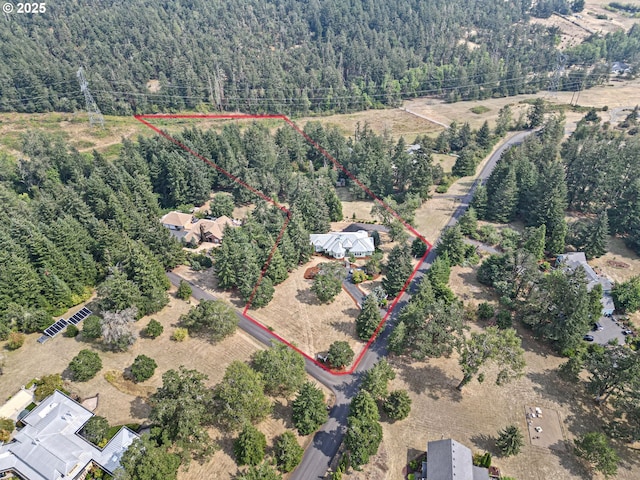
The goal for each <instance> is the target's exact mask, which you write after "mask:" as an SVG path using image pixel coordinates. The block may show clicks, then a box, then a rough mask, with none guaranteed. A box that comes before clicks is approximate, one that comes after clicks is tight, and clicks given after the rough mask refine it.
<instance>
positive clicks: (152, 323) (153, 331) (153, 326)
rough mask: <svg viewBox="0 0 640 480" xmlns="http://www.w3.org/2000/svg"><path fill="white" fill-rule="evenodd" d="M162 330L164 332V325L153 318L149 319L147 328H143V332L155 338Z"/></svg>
mask: <svg viewBox="0 0 640 480" xmlns="http://www.w3.org/2000/svg"><path fill="white" fill-rule="evenodd" d="M162 332H164V327H163V326H162V324H161V323H160V322H159V321H157V320H156V319H155V318H152V319H151V320H149V323H148V324H147V328H145V329H144V334H145V335H146V336H147V337H149V338H157V337H159V336H160V335H162Z"/></svg>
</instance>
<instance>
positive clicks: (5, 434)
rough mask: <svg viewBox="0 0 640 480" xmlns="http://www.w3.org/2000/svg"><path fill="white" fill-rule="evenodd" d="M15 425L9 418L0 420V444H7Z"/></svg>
mask: <svg viewBox="0 0 640 480" xmlns="http://www.w3.org/2000/svg"><path fill="white" fill-rule="evenodd" d="M14 428H16V424H15V423H13V420H11V419H10V418H0V442H8V441H9V439H10V438H11V432H13V429H14Z"/></svg>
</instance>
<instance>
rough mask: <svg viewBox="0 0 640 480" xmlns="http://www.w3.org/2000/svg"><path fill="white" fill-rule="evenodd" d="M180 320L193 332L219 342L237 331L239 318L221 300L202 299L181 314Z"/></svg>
mask: <svg viewBox="0 0 640 480" xmlns="http://www.w3.org/2000/svg"><path fill="white" fill-rule="evenodd" d="M179 322H180V325H181V326H183V327H184V328H187V329H188V330H189V332H190V333H191V334H199V335H202V336H204V337H206V338H208V339H209V340H210V341H211V342H219V341H220V340H222V339H224V338H226V337H228V336H229V335H232V334H233V333H234V332H235V331H236V328H237V327H238V322H239V319H238V316H237V315H236V313H235V311H234V310H233V309H232V308H231V307H229V306H228V305H227V304H225V303H224V302H222V301H221V300H202V301H201V302H200V303H199V304H198V305H197V306H195V307H193V308H192V309H191V310H189V312H188V313H186V314H184V315H182V316H180V319H179Z"/></svg>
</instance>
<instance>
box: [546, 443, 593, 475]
mask: <svg viewBox="0 0 640 480" xmlns="http://www.w3.org/2000/svg"><path fill="white" fill-rule="evenodd" d="M560 443H561V444H562V445H559V444H560ZM548 450H549V452H550V453H551V454H552V455H555V456H557V457H558V459H559V460H560V465H562V467H563V468H564V469H565V470H567V471H569V472H571V474H572V475H574V476H575V477H578V478H584V479H587V480H590V479H594V478H596V476H594V474H593V472H592V471H590V470H589V469H588V468H587V465H586V464H585V463H583V462H582V461H581V460H580V459H579V458H578V457H576V455H575V454H574V453H573V448H572V447H571V446H569V447H568V448H567V444H566V442H564V441H559V442H557V443H555V444H553V445H551V446H550V447H549V449H548Z"/></svg>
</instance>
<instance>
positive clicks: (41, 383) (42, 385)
mask: <svg viewBox="0 0 640 480" xmlns="http://www.w3.org/2000/svg"><path fill="white" fill-rule="evenodd" d="M35 385H36V390H35V397H36V401H38V402H41V401H42V400H44V399H45V398H47V397H48V396H49V395H51V394H52V393H53V392H55V391H56V390H62V377H61V376H60V374H59V373H56V374H53V375H45V376H44V377H42V378H41V379H40V380H36V381H35Z"/></svg>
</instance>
